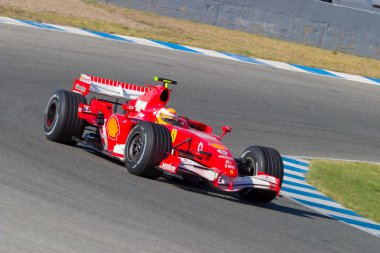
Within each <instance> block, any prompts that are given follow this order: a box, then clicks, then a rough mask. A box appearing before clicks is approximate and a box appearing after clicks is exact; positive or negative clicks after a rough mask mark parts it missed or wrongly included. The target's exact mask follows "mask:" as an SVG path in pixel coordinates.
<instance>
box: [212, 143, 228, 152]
mask: <svg viewBox="0 0 380 253" xmlns="http://www.w3.org/2000/svg"><path fill="white" fill-rule="evenodd" d="M210 146H211V147H214V148H216V149H220V150H225V149H226V148H225V147H224V146H223V145H221V144H218V143H211V144H210Z"/></svg>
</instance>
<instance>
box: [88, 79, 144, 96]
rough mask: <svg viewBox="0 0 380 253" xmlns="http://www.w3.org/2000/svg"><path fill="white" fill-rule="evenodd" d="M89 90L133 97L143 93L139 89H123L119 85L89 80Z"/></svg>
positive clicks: (108, 94) (103, 93)
mask: <svg viewBox="0 0 380 253" xmlns="http://www.w3.org/2000/svg"><path fill="white" fill-rule="evenodd" d="M90 91H91V92H93V93H98V94H102V95H107V96H111V97H118V98H126V99H135V98H138V97H139V96H141V95H142V94H144V92H141V91H135V90H128V89H123V88H122V87H121V86H111V85H106V84H101V83H97V82H91V86H90Z"/></svg>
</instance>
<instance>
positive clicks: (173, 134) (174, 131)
mask: <svg viewBox="0 0 380 253" xmlns="http://www.w3.org/2000/svg"><path fill="white" fill-rule="evenodd" d="M177 133H178V130H177V129H173V130H172V132H171V134H170V135H171V136H172V142H173V143H174V141H175V139H176V138H177Z"/></svg>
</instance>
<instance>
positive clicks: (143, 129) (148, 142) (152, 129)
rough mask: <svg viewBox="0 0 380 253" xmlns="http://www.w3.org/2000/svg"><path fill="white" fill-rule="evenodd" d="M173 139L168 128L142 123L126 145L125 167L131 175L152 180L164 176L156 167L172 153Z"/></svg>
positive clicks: (138, 124)
mask: <svg viewBox="0 0 380 253" xmlns="http://www.w3.org/2000/svg"><path fill="white" fill-rule="evenodd" d="M171 149H172V139H171V136H170V132H169V130H168V128H167V127H165V126H163V125H158V124H155V123H152V122H146V121H140V122H139V123H137V124H136V125H135V126H134V127H133V128H132V130H131V132H130V133H129V135H128V138H127V141H126V143H125V151H124V155H125V167H126V168H127V170H128V171H129V173H131V174H133V175H136V176H141V177H145V178H150V179H156V178H158V177H160V176H161V175H162V171H161V170H159V169H157V168H156V167H157V166H158V165H160V162H161V161H162V160H163V159H165V158H166V157H167V156H168V155H169V154H170V152H171Z"/></svg>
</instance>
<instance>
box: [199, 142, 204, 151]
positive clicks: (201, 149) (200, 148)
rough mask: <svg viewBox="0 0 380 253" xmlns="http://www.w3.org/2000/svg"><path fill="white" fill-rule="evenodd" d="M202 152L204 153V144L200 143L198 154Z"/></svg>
mask: <svg viewBox="0 0 380 253" xmlns="http://www.w3.org/2000/svg"><path fill="white" fill-rule="evenodd" d="M201 151H203V142H200V143H199V144H198V153H199V152H201Z"/></svg>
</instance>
